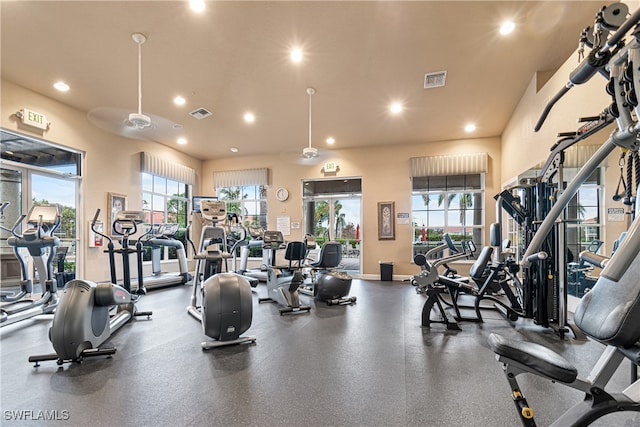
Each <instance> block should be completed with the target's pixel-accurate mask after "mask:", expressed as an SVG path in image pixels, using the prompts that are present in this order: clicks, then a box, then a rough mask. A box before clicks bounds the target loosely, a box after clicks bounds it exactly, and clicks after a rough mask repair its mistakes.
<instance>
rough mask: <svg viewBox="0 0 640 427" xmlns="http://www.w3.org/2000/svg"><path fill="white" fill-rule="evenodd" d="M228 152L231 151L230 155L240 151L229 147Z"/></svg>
mask: <svg viewBox="0 0 640 427" xmlns="http://www.w3.org/2000/svg"><path fill="white" fill-rule="evenodd" d="M229 151H231V152H232V153H237V152H238V151H240V150H238V149H237V148H236V147H231V148H229Z"/></svg>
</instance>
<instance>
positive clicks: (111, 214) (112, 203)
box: [105, 193, 127, 236]
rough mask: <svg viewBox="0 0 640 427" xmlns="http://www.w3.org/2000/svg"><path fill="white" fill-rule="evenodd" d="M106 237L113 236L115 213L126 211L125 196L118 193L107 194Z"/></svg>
mask: <svg viewBox="0 0 640 427" xmlns="http://www.w3.org/2000/svg"><path fill="white" fill-rule="evenodd" d="M107 194H108V197H107V206H108V207H109V208H108V211H107V223H106V226H107V233H105V234H107V235H109V236H113V221H114V220H115V219H116V213H117V212H118V211H123V210H126V209H127V196H126V195H124V194H118V193H107Z"/></svg>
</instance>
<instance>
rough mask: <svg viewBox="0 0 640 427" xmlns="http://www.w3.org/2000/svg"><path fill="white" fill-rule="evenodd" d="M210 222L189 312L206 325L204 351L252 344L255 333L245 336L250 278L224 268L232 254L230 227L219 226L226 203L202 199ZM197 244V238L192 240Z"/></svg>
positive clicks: (198, 255) (204, 214) (250, 304)
mask: <svg viewBox="0 0 640 427" xmlns="http://www.w3.org/2000/svg"><path fill="white" fill-rule="evenodd" d="M199 215H201V216H202V219H203V220H204V221H205V222H206V225H205V226H204V227H203V228H202V231H201V233H200V244H199V250H198V251H197V252H196V255H195V256H194V258H195V259H196V260H197V262H196V271H195V274H194V279H193V294H192V295H191V303H190V304H189V306H188V307H187V312H188V313H189V314H190V315H191V316H193V317H194V318H195V319H196V320H198V321H199V322H200V323H201V325H202V331H203V332H204V334H205V335H206V336H208V337H210V338H213V339H214V341H204V342H202V343H201V346H202V348H203V349H204V350H207V349H211V348H216V347H221V346H227V345H232V344H241V343H251V342H255V341H256V337H255V336H244V337H243V336H241V335H242V334H243V333H245V332H246V331H247V330H248V329H249V328H250V327H251V321H252V319H253V300H252V296H251V285H250V284H249V281H248V280H247V278H246V277H244V276H241V275H239V274H236V273H229V272H223V271H222V265H223V264H224V265H225V266H226V265H227V260H228V259H229V258H231V257H232V255H231V254H230V253H229V252H228V251H227V250H226V249H227V248H226V242H227V239H226V230H225V228H224V227H222V226H219V225H218V223H219V222H223V221H224V220H225V219H226V217H227V208H226V203H225V202H222V201H217V200H202V201H201V202H200V213H199ZM189 241H190V243H191V244H192V245H193V246H194V248H195V245H194V244H193V241H191V240H190V239H189Z"/></svg>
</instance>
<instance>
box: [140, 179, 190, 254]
mask: <svg viewBox="0 0 640 427" xmlns="http://www.w3.org/2000/svg"><path fill="white" fill-rule="evenodd" d="M145 175H146V176H148V177H150V183H151V188H150V189H149V187H148V184H147V182H148V181H147V180H146V179H145ZM140 179H141V192H142V197H141V200H142V211H143V212H144V213H145V219H146V220H147V224H149V225H150V226H153V225H155V224H166V223H171V221H169V218H170V216H171V215H176V218H175V219H176V221H173V223H175V222H177V223H178V224H179V226H180V228H179V231H178V233H177V234H178V236H176V239H177V240H180V241H181V242H182V244H183V245H184V248H185V251H186V253H187V257H189V255H190V251H189V246H190V245H188V244H187V241H186V235H185V233H186V229H187V226H188V222H189V212H190V203H191V201H190V200H191V192H192V186H191V185H190V184H187V183H185V182H180V181H177V180H175V179H171V178H166V177H164V176H161V175H155V174H152V173H149V172H140ZM161 182H164V191H159V190H160V188H156V186H157V185H158V186H159V185H160V183H161ZM169 183H171V187H170V186H169ZM176 185H177V187H176ZM176 188H177V189H178V193H177V194H175V193H173V194H170V193H169V191H170V190H171V189H173V190H175V189H176ZM180 191H184V196H180V195H179V194H180ZM145 195H148V196H150V197H149V200H150V201H149V202H147V201H146V200H145V197H146V196H145ZM159 201H161V204H162V208H163V209H162V211H160V210H159V209H156V206H155V204H156V202H159ZM172 201H178V203H182V206H184V209H183V214H181V213H180V204H178V208H177V210H176V212H170V205H171V202H172ZM156 212H162V217H163V221H162V222H156V221H154V219H155V218H154V217H155V213H156ZM181 219H182V220H183V221H182V222H180V220H181ZM146 252H147V251H145V258H144V259H145V261H144V262H150V260H151V256H150V255H147V254H146ZM160 259H161V261H175V260H176V259H177V256H176V253H175V248H170V247H164V248H163V251H162V253H161V256H160Z"/></svg>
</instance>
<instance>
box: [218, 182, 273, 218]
mask: <svg viewBox="0 0 640 427" xmlns="http://www.w3.org/2000/svg"><path fill="white" fill-rule="evenodd" d="M216 194H217V195H218V199H219V200H224V201H225V202H226V203H227V212H228V213H235V214H238V216H239V217H240V218H241V219H242V224H243V225H244V226H247V225H257V226H260V227H262V228H264V229H266V228H267V190H266V188H265V187H264V185H249V186H238V187H224V188H218V189H216Z"/></svg>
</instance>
